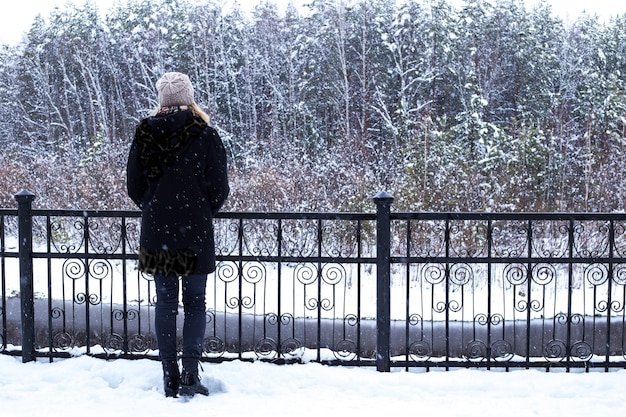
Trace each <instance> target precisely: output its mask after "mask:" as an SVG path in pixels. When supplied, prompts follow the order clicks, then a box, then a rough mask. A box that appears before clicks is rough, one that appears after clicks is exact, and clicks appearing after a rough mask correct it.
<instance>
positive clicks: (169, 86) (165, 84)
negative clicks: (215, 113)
mask: <svg viewBox="0 0 626 417" xmlns="http://www.w3.org/2000/svg"><path fill="white" fill-rule="evenodd" d="M156 88H157V92H158V93H159V105H160V106H162V107H169V106H188V105H190V104H193V103H194V102H195V100H194V98H193V86H192V85H191V81H190V80H189V77H188V76H187V75H185V74H182V73H180V72H166V73H165V74H163V76H162V77H161V78H159V81H157V83H156Z"/></svg>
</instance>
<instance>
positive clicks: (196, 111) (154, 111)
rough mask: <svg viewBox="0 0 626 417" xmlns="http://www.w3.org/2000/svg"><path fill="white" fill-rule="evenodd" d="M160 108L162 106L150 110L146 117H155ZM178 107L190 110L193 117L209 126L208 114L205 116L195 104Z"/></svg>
mask: <svg viewBox="0 0 626 417" xmlns="http://www.w3.org/2000/svg"><path fill="white" fill-rule="evenodd" d="M161 107H162V106H156V107H155V108H154V109H152V111H151V112H150V114H148V116H156V115H157V113H158V112H159V110H161ZM180 107H181V108H184V107H188V108H189V110H191V111H192V113H193V114H194V115H195V116H198V117H199V118H201V119H202V120H204V122H205V123H206V124H208V125H210V124H211V117H210V116H209V115H208V114H206V112H205V111H204V110H202V109H201V108H200V106H198V104H197V103H195V102H193V103H191V104H190V105H188V106H180Z"/></svg>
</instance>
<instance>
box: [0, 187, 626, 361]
mask: <svg viewBox="0 0 626 417" xmlns="http://www.w3.org/2000/svg"><path fill="white" fill-rule="evenodd" d="M16 199H17V201H18V209H17V210H8V209H5V210H0V280H1V282H0V284H1V289H2V298H1V299H0V318H1V328H0V331H1V332H0V351H1V352H2V353H6V354H15V355H21V356H22V358H23V360H24V361H29V360H33V359H34V358H36V357H48V358H50V360H52V359H53V358H55V357H69V356H72V355H75V354H77V353H80V354H89V355H93V356H98V357H105V358H112V357H125V358H139V357H149V358H156V352H155V350H156V341H155V338H154V334H153V317H152V316H153V314H154V288H153V282H152V280H151V277H150V276H146V275H144V274H142V273H140V272H139V271H138V270H137V249H138V237H139V229H140V213H139V212H136V211H96V210H85V211H81V210H35V209H32V201H33V199H34V196H33V195H32V194H30V193H28V192H21V193H19V194H18V195H16ZM374 202H375V203H376V207H377V210H376V213H221V214H219V215H218V217H217V218H216V219H215V229H216V247H217V252H218V268H217V271H216V272H215V274H212V275H211V276H210V279H209V283H208V287H207V315H206V317H207V333H206V338H205V345H204V360H206V361H223V360H229V359H243V360H257V359H261V360H268V361H274V362H278V363H283V362H299V361H317V362H321V363H328V364H346V365H357V366H376V368H377V369H378V370H380V371H388V370H390V369H391V368H392V367H402V368H405V369H409V368H427V369H429V368H433V367H438V368H445V369H448V368H451V367H481V368H496V367H497V368H507V369H508V368H515V367H524V368H530V367H541V368H546V369H550V368H552V367H565V368H567V369H569V368H573V367H583V368H593V367H597V368H604V369H606V370H608V369H610V368H618V367H619V368H623V367H626V356H625V346H626V343H625V342H626V308H625V306H626V269H625V266H626V262H625V259H626V258H624V255H625V254H626V214H621V213H620V214H607V213H601V214H593V213H591V214H571V213H392V212H391V206H392V204H393V198H392V197H391V196H389V195H388V194H384V193H381V194H379V195H378V196H376V197H375V198H374Z"/></svg>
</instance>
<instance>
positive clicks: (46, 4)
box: [0, 0, 626, 44]
mask: <svg viewBox="0 0 626 417" xmlns="http://www.w3.org/2000/svg"><path fill="white" fill-rule="evenodd" d="M92 1H94V2H95V3H96V4H98V6H99V7H100V8H101V9H102V10H105V9H106V8H108V7H110V6H112V5H114V4H116V3H120V2H121V3H124V2H125V0H92ZM233 1H234V0H225V2H224V3H225V4H228V3H232V2H233ZM258 1H259V0H239V4H241V5H244V4H254V3H256V2H258ZM275 1H276V2H278V3H281V2H287V1H289V0H275ZM416 1H419V0H416ZM453 1H454V2H457V1H458V2H459V3H462V0H453ZM68 2H69V3H74V4H84V2H85V0H10V1H7V0H4V1H3V2H2V3H3V4H2V6H0V42H1V43H8V44H15V43H17V42H18V41H19V40H20V39H21V38H22V35H23V34H24V33H25V32H27V31H28V29H29V28H30V26H31V24H32V22H33V19H34V18H35V16H36V15H37V14H41V15H42V16H44V17H47V16H48V14H49V13H50V11H51V10H52V9H53V8H54V7H55V6H61V7H62V6H63V5H65V4H66V3H68ZM294 2H295V3H298V2H304V0H294ZM537 2H546V3H551V4H552V7H553V10H554V12H555V13H556V14H558V15H559V16H561V17H562V18H563V19H564V20H566V21H567V20H574V19H575V18H576V17H577V16H578V15H579V14H580V12H581V11H583V10H586V11H587V12H589V13H597V14H598V15H599V16H600V17H602V18H608V17H609V16H612V15H616V14H622V13H626V1H623V0H526V4H527V5H531V4H534V3H537Z"/></svg>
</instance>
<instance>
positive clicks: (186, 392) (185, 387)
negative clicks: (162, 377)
mask: <svg viewBox="0 0 626 417" xmlns="http://www.w3.org/2000/svg"><path fill="white" fill-rule="evenodd" d="M196 394H200V395H209V389H208V388H207V387H205V386H204V385H202V384H201V383H200V377H199V376H198V371H197V370H196V371H195V372H188V371H186V370H184V369H183V373H182V375H181V376H180V395H182V396H183V397H193V396H194V395H196Z"/></svg>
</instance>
